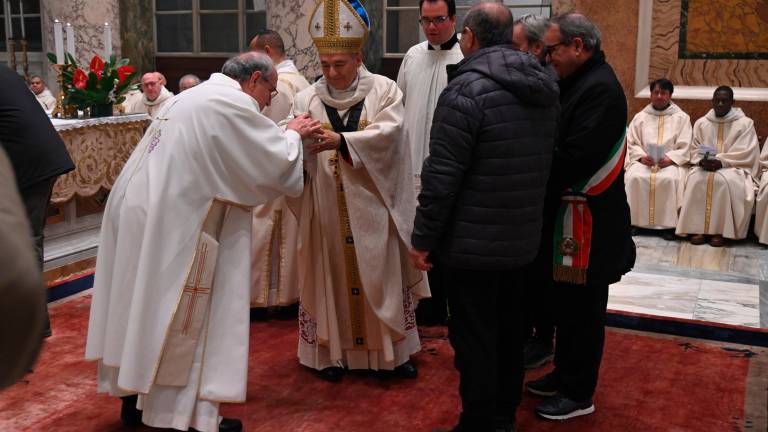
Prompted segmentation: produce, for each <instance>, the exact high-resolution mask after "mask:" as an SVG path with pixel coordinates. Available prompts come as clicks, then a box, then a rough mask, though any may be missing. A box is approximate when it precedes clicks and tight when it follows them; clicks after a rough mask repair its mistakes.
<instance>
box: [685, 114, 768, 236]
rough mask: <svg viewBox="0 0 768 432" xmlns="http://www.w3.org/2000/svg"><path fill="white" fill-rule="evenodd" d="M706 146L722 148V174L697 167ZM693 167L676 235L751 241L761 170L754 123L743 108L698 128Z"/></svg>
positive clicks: (711, 116) (712, 117)
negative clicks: (708, 235)
mask: <svg viewBox="0 0 768 432" xmlns="http://www.w3.org/2000/svg"><path fill="white" fill-rule="evenodd" d="M702 145H706V146H709V147H714V148H716V149H717V159H718V160H720V161H721V162H722V163H723V168H722V169H719V170H717V171H716V172H709V171H705V170H703V169H702V168H701V167H698V166H696V165H698V164H699V162H700V161H701V160H702V159H703V156H702V155H701V154H699V151H698V150H699V147H701V146H702ZM691 165H693V166H694V167H693V168H691V171H690V173H689V174H688V177H687V179H686V184H685V193H684V197H683V205H682V208H681V210H680V219H679V222H678V224H677V230H676V233H677V234H681V235H682V234H720V235H722V236H723V237H726V238H730V239H742V238H744V237H746V235H747V228H748V225H749V218H750V217H751V215H752V206H753V205H754V203H755V176H757V175H758V169H759V165H760V150H759V146H758V142H757V133H756V132H755V126H754V122H753V121H752V119H750V118H749V117H747V116H746V115H744V112H743V111H742V110H741V109H740V108H732V109H731V111H730V112H729V113H728V114H726V115H725V116H724V117H722V118H718V117H716V116H715V112H714V110H710V111H709V112H708V113H707V115H706V116H704V117H702V118H700V119H699V120H697V121H696V124H695V125H694V126H693V143H692V145H691Z"/></svg>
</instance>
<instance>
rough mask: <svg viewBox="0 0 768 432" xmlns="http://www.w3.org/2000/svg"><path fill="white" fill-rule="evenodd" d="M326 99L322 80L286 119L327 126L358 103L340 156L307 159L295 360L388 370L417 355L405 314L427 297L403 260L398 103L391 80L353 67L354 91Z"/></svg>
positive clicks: (405, 235)
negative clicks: (333, 115) (331, 114)
mask: <svg viewBox="0 0 768 432" xmlns="http://www.w3.org/2000/svg"><path fill="white" fill-rule="evenodd" d="M353 87H354V88H353V89H352V90H349V91H347V92H343V93H342V94H337V95H336V96H332V95H331V93H330V91H329V89H328V86H327V84H326V81H325V79H320V80H319V81H318V82H316V83H315V84H314V85H313V86H311V87H309V88H308V89H306V90H304V91H303V92H301V93H299V95H298V96H297V97H296V100H295V101H294V115H299V114H302V113H309V114H310V115H311V117H312V118H314V119H317V120H320V121H321V122H322V123H323V124H324V125H325V127H327V128H331V126H330V123H331V122H330V119H329V118H328V115H327V114H326V109H325V107H324V105H323V103H324V102H325V103H326V104H328V105H329V106H331V107H333V108H335V109H336V110H338V113H339V115H340V117H341V120H342V122H344V123H345V124H346V122H347V120H348V115H349V113H350V108H351V107H352V106H354V105H355V104H357V103H359V102H360V101H361V100H363V99H364V100H365V101H364V103H363V106H362V111H361V113H360V120H359V124H358V128H357V131H355V132H343V133H342V135H343V136H344V138H345V140H346V143H347V147H348V150H349V159H347V160H345V159H343V158H342V157H341V156H340V153H339V152H336V151H333V152H331V151H326V152H322V153H319V154H318V155H317V157H316V160H314V161H313V160H310V161H308V164H307V167H308V169H307V170H308V180H307V184H306V185H305V189H304V195H303V197H302V200H301V207H300V211H299V214H300V217H299V229H300V240H299V262H300V266H299V268H300V270H301V272H300V274H299V286H300V288H301V308H300V312H299V314H300V316H299V327H300V337H299V353H298V354H299V361H300V363H301V364H303V365H306V366H309V367H312V368H316V369H323V368H326V367H329V366H340V365H344V366H347V367H349V368H350V369H388V370H389V369H394V368H395V367H396V366H398V365H400V364H402V363H405V362H406V361H407V360H408V358H409V357H410V355H411V354H413V353H415V352H417V351H419V350H420V348H421V347H420V342H419V338H418V330H417V328H416V318H415V314H414V309H415V307H416V304H417V302H418V300H419V299H420V298H423V297H428V296H429V287H428V285H427V281H426V277H425V275H424V273H423V272H420V271H417V270H415V269H414V268H413V266H412V264H411V262H410V259H409V256H408V248H409V246H410V235H411V231H412V229H413V217H414V213H415V202H416V201H415V198H414V195H413V194H414V192H413V176H412V165H411V163H410V151H409V149H408V147H407V145H406V144H405V143H404V142H403V141H402V140H401V137H402V135H401V128H400V125H401V124H402V120H403V118H402V115H403V106H402V97H401V92H400V90H399V89H398V87H397V85H396V84H395V82H394V81H391V80H389V79H387V78H385V77H383V76H380V75H374V74H371V73H370V72H368V71H366V70H365V68H362V67H361V68H360V69H359V72H358V80H357V81H356V87H355V86H354V85H353Z"/></svg>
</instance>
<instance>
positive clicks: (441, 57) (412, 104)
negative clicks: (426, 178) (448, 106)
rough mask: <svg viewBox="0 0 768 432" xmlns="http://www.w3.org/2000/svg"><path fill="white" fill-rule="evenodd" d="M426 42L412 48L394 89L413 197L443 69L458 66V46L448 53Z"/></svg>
mask: <svg viewBox="0 0 768 432" xmlns="http://www.w3.org/2000/svg"><path fill="white" fill-rule="evenodd" d="M428 44H429V42H427V41H424V42H422V43H420V44H418V45H414V46H412V47H411V48H410V49H409V50H408V52H407V53H405V57H403V63H402V64H401V65H400V71H399V72H398V74H397V85H398V87H400V90H401V91H402V92H403V103H404V104H405V118H404V123H403V139H404V140H405V142H406V143H408V145H409V146H410V149H411V161H412V163H413V174H414V185H415V187H416V193H417V194H418V193H419V191H420V190H421V165H422V164H423V163H424V159H426V158H427V156H429V131H430V129H431V128H432V116H433V115H434V113H435V107H436V106H437V99H438V98H439V97H440V93H442V92H443V89H444V88H445V86H446V85H447V84H448V72H446V69H445V67H446V66H448V65H450V64H456V63H458V62H460V61H461V60H462V59H463V58H464V55H463V54H462V53H461V49H460V48H459V43H458V42H457V43H456V44H454V45H453V47H452V48H451V49H449V50H441V49H440V47H437V49H434V50H430V49H429V46H428Z"/></svg>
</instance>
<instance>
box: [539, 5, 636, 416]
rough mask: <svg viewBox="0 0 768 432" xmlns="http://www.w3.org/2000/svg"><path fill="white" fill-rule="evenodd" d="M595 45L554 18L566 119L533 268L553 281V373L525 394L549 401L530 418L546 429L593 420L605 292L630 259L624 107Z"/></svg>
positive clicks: (551, 35) (554, 50)
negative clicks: (547, 424) (543, 421)
mask: <svg viewBox="0 0 768 432" xmlns="http://www.w3.org/2000/svg"><path fill="white" fill-rule="evenodd" d="M600 39H601V38H600V30H599V29H598V28H597V26H595V25H594V24H593V23H591V22H590V21H589V20H588V19H587V18H586V17H584V16H583V15H580V14H578V13H567V14H564V15H560V16H556V17H553V18H552V20H551V21H550V26H549V29H548V30H547V33H546V35H545V37H544V42H545V46H546V50H547V60H548V61H549V62H550V63H551V64H552V66H553V67H554V68H555V70H556V71H557V74H558V76H559V78H560V81H559V82H558V84H559V87H560V104H561V109H562V111H561V114H560V129H559V135H558V142H557V144H556V146H555V152H554V155H553V160H552V174H551V176H550V179H549V184H548V191H547V194H548V197H547V203H546V204H545V209H544V231H543V239H542V247H541V250H540V253H539V257H538V260H537V263H538V266H537V269H538V271H540V272H542V273H543V274H548V275H551V276H552V279H549V281H550V282H553V283H554V285H553V289H552V292H553V295H554V298H553V302H554V308H555V314H554V316H555V324H556V326H557V337H556V343H555V346H556V350H555V370H554V371H553V372H551V373H549V374H547V375H545V376H544V377H542V378H540V379H538V380H535V381H531V382H529V383H528V384H527V388H528V390H529V391H530V392H531V393H534V394H537V395H540V396H547V399H545V400H544V401H543V402H541V403H540V404H539V405H538V406H537V407H536V412H537V414H539V415H540V416H541V417H544V418H547V419H552V420H565V419H569V418H572V417H576V416H580V415H585V414H590V413H592V412H594V410H595V407H594V404H593V403H592V396H593V395H594V392H595V388H596V386H597V377H598V372H599V370H600V360H601V357H602V353H603V343H604V339H605V312H606V306H607V302H608V285H609V284H612V283H615V282H618V281H619V280H620V279H621V276H622V275H623V274H625V273H626V272H628V271H629V270H630V269H631V268H632V266H633V265H634V260H635V245H634V243H633V242H632V237H631V228H630V215H629V206H628V205H627V196H626V193H625V190H624V158H625V152H626V146H625V140H624V136H625V131H626V120H627V101H626V97H625V96H624V91H623V89H622V87H621V84H620V83H619V81H618V79H617V78H616V75H615V73H614V72H613V69H612V68H611V67H610V65H608V63H606V61H605V55H604V54H603V52H602V50H601V41H600ZM544 288H545V287H542V289H544Z"/></svg>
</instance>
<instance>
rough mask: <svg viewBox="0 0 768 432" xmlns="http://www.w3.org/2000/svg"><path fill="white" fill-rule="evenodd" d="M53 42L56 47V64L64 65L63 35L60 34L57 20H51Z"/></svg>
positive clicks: (59, 24)
mask: <svg viewBox="0 0 768 432" xmlns="http://www.w3.org/2000/svg"><path fill="white" fill-rule="evenodd" d="M53 42H54V46H55V47H56V63H58V64H64V63H65V61H64V35H63V34H62V32H61V21H59V20H53Z"/></svg>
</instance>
